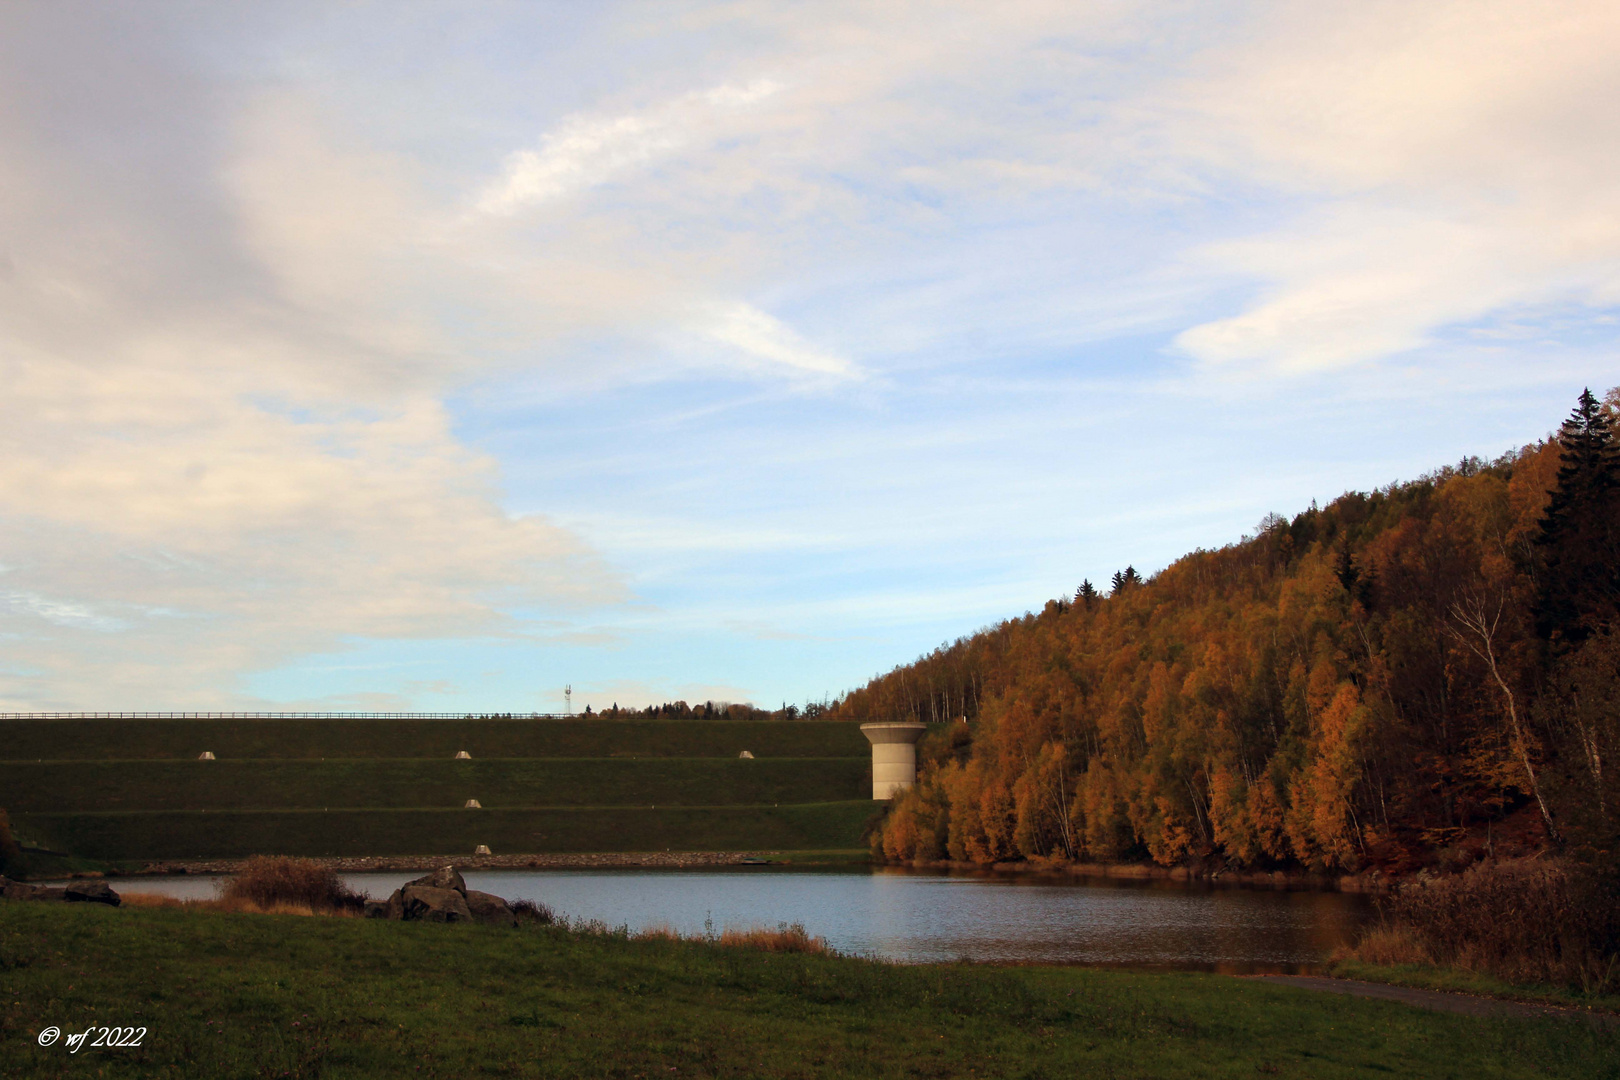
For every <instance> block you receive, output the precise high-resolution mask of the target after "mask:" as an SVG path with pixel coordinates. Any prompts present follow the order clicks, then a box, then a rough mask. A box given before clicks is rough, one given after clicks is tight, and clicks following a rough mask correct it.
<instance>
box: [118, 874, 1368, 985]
mask: <svg viewBox="0 0 1620 1080" xmlns="http://www.w3.org/2000/svg"><path fill="white" fill-rule="evenodd" d="M417 876H418V875H417V874H346V875H344V878H345V880H346V881H348V882H349V884H350V885H351V886H352V887H353V888H355V889H357V890H359V891H361V892H364V893H367V894H368V895H370V896H373V897H376V898H378V899H385V898H386V897H387V896H388V894H389V893H391V892H393V890H394V889H396V888H398V887H399V886H400V885H401V884H403V883H404V882H406V881H408V880H410V879H411V878H413V877H417ZM465 876H466V879H467V885H468V886H469V887H470V888H475V889H482V890H484V891H486V892H492V893H495V894H497V895H499V896H504V897H506V898H507V899H509V900H515V899H520V898H521V899H530V900H537V901H540V902H543V903H545V904H548V905H550V906H551V908H552V910H554V911H556V912H557V913H558V914H559V915H564V916H567V917H568V918H569V919H573V920H599V921H601V922H603V923H606V924H607V925H608V926H612V927H617V926H627V927H629V928H630V929H631V930H632V931H634V930H641V929H645V928H647V927H654V926H670V927H673V928H674V929H676V930H678V931H680V932H681V933H683V934H701V933H703V932H704V931H705V930H706V929H710V928H712V929H713V930H715V931H720V930H723V929H725V928H727V927H737V928H742V927H748V926H762V925H763V926H776V925H777V924H778V923H795V922H796V923H803V924H804V927H805V929H806V930H808V931H809V932H810V933H811V934H813V935H819V936H821V937H824V938H826V939H827V942H828V944H830V945H831V946H832V947H833V948H835V949H837V950H838V951H839V952H844V953H855V954H860V955H865V956H874V957H879V958H882V959H886V960H897V961H902V962H907V963H927V962H930V961H939V960H960V959H969V960H978V961H991V962H1000V963H1075V964H1129V965H1152V966H1166V967H1178V968H1206V969H1216V970H1230V971H1267V970H1271V971H1295V970H1306V969H1309V968H1310V967H1312V966H1313V965H1317V964H1321V963H1323V962H1324V961H1326V960H1327V959H1328V957H1329V956H1330V954H1331V953H1332V952H1333V950H1334V948H1336V947H1337V946H1339V945H1341V944H1346V943H1347V942H1348V941H1349V940H1350V939H1351V938H1353V937H1354V935H1355V932H1356V931H1357V930H1358V929H1359V928H1360V927H1361V926H1363V925H1364V924H1365V923H1366V922H1367V921H1368V920H1369V919H1370V918H1371V917H1372V915H1373V911H1372V905H1371V903H1370V901H1369V900H1368V899H1367V898H1366V897H1364V896H1357V895H1354V894H1347V893H1321V892H1281V891H1277V892H1272V891H1264V890H1254V889H1237V888H1219V889H1216V888H1208V887H1201V886H1197V885H1186V884H1182V883H1176V882H1114V881H1097V880H1089V881H1088V880H1073V879H1042V878H1037V877H1031V876H1028V875H1004V876H1003V875H988V874H986V875H969V874H944V873H923V872H914V871H900V870H889V869H880V870H820V871H815V870H782V869H775V868H737V869H730V870H692V871H682V870H656V871H653V870H649V871H636V870H578V871H575V870H546V871H522V870H500V871H471V872H468V873H467V874H466V875H465ZM219 880H220V879H218V878H214V877H209V876H202V875H197V876H189V877H176V878H139V879H131V880H127V881H123V882H117V883H115V884H116V885H117V886H118V887H119V888H120V889H121V890H122V891H127V892H161V893H165V894H168V895H172V896H192V897H197V896H212V895H214V892H215V889H216V887H217V883H218V881H219Z"/></svg>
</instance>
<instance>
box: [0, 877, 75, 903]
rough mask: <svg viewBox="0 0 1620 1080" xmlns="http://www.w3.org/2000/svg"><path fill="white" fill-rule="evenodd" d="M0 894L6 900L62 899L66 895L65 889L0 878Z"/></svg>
mask: <svg viewBox="0 0 1620 1080" xmlns="http://www.w3.org/2000/svg"><path fill="white" fill-rule="evenodd" d="M0 896H3V897H5V898H6V899H7V900H62V899H64V898H66V896H67V890H66V889H52V888H48V887H46V886H44V885H30V884H28V883H27V882H26V881H8V880H6V879H5V878H0Z"/></svg>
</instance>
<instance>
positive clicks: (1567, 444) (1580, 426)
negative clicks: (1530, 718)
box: [1535, 390, 1620, 654]
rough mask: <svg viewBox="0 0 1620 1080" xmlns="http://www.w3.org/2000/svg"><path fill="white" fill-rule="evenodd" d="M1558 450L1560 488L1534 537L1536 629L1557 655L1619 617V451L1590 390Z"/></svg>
mask: <svg viewBox="0 0 1620 1080" xmlns="http://www.w3.org/2000/svg"><path fill="white" fill-rule="evenodd" d="M1558 443H1559V446H1560V447H1561V448H1562V452H1561V453H1560V454H1559V457H1558V460H1559V463H1560V464H1559V469H1558V481H1557V483H1556V485H1554V487H1553V490H1552V497H1551V499H1550V500H1549V501H1548V503H1547V511H1546V514H1545V515H1544V516H1543V517H1542V519H1541V522H1540V531H1539V534H1538V535H1537V537H1536V548H1537V551H1538V553H1539V555H1540V563H1541V566H1540V573H1539V574H1538V589H1537V597H1536V611H1535V615H1536V630H1537V631H1538V632H1539V633H1540V634H1541V636H1542V637H1543V638H1544V639H1545V640H1547V641H1548V642H1550V643H1551V645H1552V647H1553V651H1554V653H1555V654H1557V653H1561V652H1563V651H1564V650H1566V649H1568V648H1569V647H1570V646H1573V645H1576V644H1579V643H1580V642H1582V641H1584V640H1586V638H1588V637H1589V636H1591V634H1592V633H1594V632H1595V631H1597V630H1599V629H1601V628H1603V627H1605V626H1611V627H1612V626H1614V625H1615V622H1616V615H1617V614H1620V447H1616V445H1615V438H1614V429H1613V424H1612V422H1611V420H1610V417H1609V415H1608V413H1607V411H1606V410H1605V409H1604V408H1603V406H1602V405H1601V404H1599V403H1598V400H1597V398H1595V397H1593V396H1592V391H1591V390H1583V391H1582V392H1581V396H1580V399H1579V401H1578V402H1577V403H1576V405H1575V409H1574V411H1573V412H1571V413H1570V415H1569V419H1567V420H1565V421H1564V424H1563V426H1562V427H1561V428H1560V429H1559V431H1558Z"/></svg>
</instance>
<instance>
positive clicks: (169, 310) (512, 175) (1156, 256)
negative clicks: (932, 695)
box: [0, 0, 1620, 712]
mask: <svg viewBox="0 0 1620 1080" xmlns="http://www.w3.org/2000/svg"><path fill="white" fill-rule="evenodd" d="M1616 55H1620V5H1616V4H1614V3H1612V2H1594V3H1580V2H1569V3H1561V2H1557V0H1536V2H1533V3H1532V2H1522V0H1521V2H1496V0H1471V2H1467V3H1446V2H1442V0H1433V2H1429V3H1424V4H1412V3H1409V2H1401V3H1381V2H1377V0H1356V2H1352V3H1337V2H1332V0H1311V2H1304V0H1300V2H1293V3H1231V2H1214V3H1196V4H1194V3H1156V4H1142V3H1133V2H1129V0H1108V2H1085V0H1064V2H1059V3H1045V2H1020V0H1003V2H1000V3H996V4H984V3H962V4H951V3H944V2H940V3H929V4H911V3H898V2H897V3H889V4H881V5H873V4H856V3H850V4H844V3H831V2H817V0H806V2H802V3H794V4H778V3H736V2H733V3H695V2H694V3H657V2H648V3H637V4H612V3H599V4H578V3H567V2H563V3H555V4H545V3H410V2H408V0H392V2H388V3H376V4H367V3H346V4H332V3H329V2H319V3H292V2H286V3H275V2H271V3H263V4H218V3H201V2H199V3H162V2H158V0H141V2H124V3H114V2H110V0H109V2H104V3H87V2H75V0H49V2H39V3H30V2H28V0H15V2H12V3H7V4H5V5H3V6H0V370H3V372H4V382H3V384H0V386H3V393H0V411H3V416H0V420H3V422H0V440H3V441H4V451H3V453H0V642H3V644H4V648H3V650H0V709H3V710H14V711H28V710H168V709H174V710H180V709H186V710H190V709H195V710H205V709H206V710H212V709H243V710H247V709H320V710H419V711H462V710H473V711H486V710H490V711H514V712H528V711H542V712H550V711H560V710H561V709H562V708H563V707H564V695H563V690H564V687H565V686H570V685H571V686H572V688H573V697H572V703H573V707H574V708H575V709H576V710H578V709H582V708H583V707H584V706H585V705H586V704H591V705H593V706H594V707H596V708H598V709H600V708H603V707H606V706H609V705H611V704H613V703H618V704H620V705H644V704H648V703H655V702H661V701H666V700H675V699H684V700H688V701H693V702H697V701H702V700H708V699H713V700H724V701H750V702H754V703H756V704H759V705H762V706H765V707H776V706H778V705H780V704H782V703H784V702H786V703H800V704H802V703H804V702H808V701H818V700H824V699H827V698H831V697H836V695H838V694H839V693H841V692H844V691H846V690H848V689H850V688H852V687H854V686H857V685H859V684H861V683H862V682H864V681H865V680H866V679H868V678H870V677H871V676H872V675H873V674H875V673H877V672H880V671H886V670H888V669H889V668H891V667H893V666H894V665H896V664H899V663H904V662H907V661H909V660H910V659H912V658H914V657H916V656H917V655H919V654H920V653H924V652H927V651H929V650H931V649H933V648H935V647H936V646H938V645H939V644H941V643H942V642H947V641H950V640H954V639H955V638H957V637H959V636H962V635H965V634H968V633H971V632H973V631H974V630H976V629H978V628H979V627H982V626H985V625H988V624H992V623H994V622H996V621H999V620H1000V619H1003V618H1007V617H1010V616H1016V615H1019V614H1021V613H1022V612H1024V611H1026V610H1039V608H1040V607H1041V605H1042V604H1043V603H1044V602H1045V601H1046V600H1047V599H1049V598H1052V597H1057V596H1062V595H1069V594H1072V593H1073V591H1074V589H1075V588H1076V586H1078V585H1079V584H1080V582H1081V580H1082V579H1089V580H1091V581H1093V582H1098V583H1102V582H1105V581H1106V580H1107V579H1108V577H1109V576H1110V575H1111V574H1112V573H1113V572H1114V571H1116V570H1119V569H1121V568H1123V567H1124V566H1126V565H1127V564H1130V565H1134V566H1135V567H1136V568H1137V569H1138V570H1139V571H1142V572H1143V573H1152V572H1154V571H1156V570H1159V569H1162V568H1163V567H1164V566H1166V565H1167V564H1168V563H1170V562H1171V561H1173V560H1174V559H1175V558H1176V557H1177V556H1179V555H1181V554H1183V553H1185V552H1187V551H1190V550H1193V549H1196V548H1214V547H1219V546H1221V545H1224V544H1228V543H1231V542H1234V541H1236V540H1238V539H1239V538H1240V537H1241V536H1243V535H1244V534H1245V533H1251V532H1253V531H1254V528H1255V525H1256V523H1257V522H1259V520H1260V519H1261V518H1262V517H1263V516H1264V515H1266V514H1268V513H1272V512H1277V513H1282V514H1285V515H1291V514H1294V513H1297V512H1299V511H1300V510H1303V509H1305V508H1306V507H1307V506H1309V504H1310V502H1311V501H1312V500H1313V499H1316V500H1320V501H1322V502H1326V501H1328V500H1330V499H1332V498H1333V497H1335V496H1337V495H1338V494H1340V493H1342V492H1344V491H1346V490H1368V489H1372V488H1375V487H1378V486H1382V485H1385V484H1389V483H1391V482H1395V481H1399V480H1403V479H1411V478H1414V477H1416V476H1418V475H1421V474H1422V473H1424V472H1427V471H1429V470H1431V469H1433V468H1436V467H1438V466H1440V465H1444V464H1447V463H1452V462H1455V461H1457V460H1459V459H1460V458H1462V457H1464V456H1466V455H1476V454H1477V455H1481V456H1485V457H1492V456H1495V455H1497V454H1500V453H1502V452H1504V451H1506V450H1509V449H1511V448H1514V447H1517V446H1520V445H1523V444H1525V443H1528V442H1531V441H1534V440H1537V439H1540V438H1543V437H1545V436H1546V435H1547V434H1548V433H1549V432H1550V431H1552V430H1553V429H1554V428H1556V426H1557V425H1558V423H1559V421H1560V420H1561V419H1562V418H1563V416H1564V415H1565V414H1567V412H1568V411H1569V409H1570V407H1571V406H1572V405H1573V404H1574V400H1575V397H1576V395H1578V394H1579V392H1580V391H1581V389H1582V387H1585V386H1590V387H1592V388H1593V389H1594V391H1596V392H1598V393H1600V394H1601V393H1602V391H1603V390H1604V389H1606V388H1608V387H1610V386H1613V385H1615V384H1617V383H1620V355H1617V348H1616V345H1617V328H1620V322H1617V317H1620V183H1616V177H1617V176H1620V113H1617V112H1616V111H1615V109H1614V103H1615V102H1616V101H1620V65H1617V64H1615V63H1614V57H1615V56H1616Z"/></svg>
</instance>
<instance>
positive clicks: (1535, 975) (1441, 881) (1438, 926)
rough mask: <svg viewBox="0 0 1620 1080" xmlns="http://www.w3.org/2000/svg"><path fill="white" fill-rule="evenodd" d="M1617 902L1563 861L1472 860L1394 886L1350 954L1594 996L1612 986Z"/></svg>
mask: <svg viewBox="0 0 1620 1080" xmlns="http://www.w3.org/2000/svg"><path fill="white" fill-rule="evenodd" d="M1617 901H1620V898H1617V897H1616V895H1615V891H1614V889H1613V888H1612V887H1607V886H1605V884H1604V882H1602V881H1601V880H1600V879H1598V878H1596V877H1594V876H1592V875H1591V874H1589V873H1584V872H1582V871H1580V870H1579V869H1578V868H1575V867H1572V866H1571V865H1569V864H1567V863H1562V862H1536V861H1533V860H1523V861H1518V862H1502V863H1482V864H1480V865H1478V866H1476V867H1474V868H1472V869H1470V870H1468V871H1465V872H1463V873H1460V874H1451V875H1447V876H1445V877H1438V878H1430V879H1427V880H1422V881H1415V882H1411V883H1409V884H1407V885H1404V886H1402V887H1401V888H1400V889H1398V890H1396V891H1395V893H1394V894H1393V895H1391V896H1390V897H1389V899H1388V900H1387V901H1385V904H1384V909H1385V915H1386V919H1385V922H1384V924H1383V925H1381V926H1378V927H1375V928H1373V929H1371V930H1370V931H1368V932H1367V933H1366V934H1365V935H1363V937H1362V938H1361V940H1360V941H1359V942H1358V943H1357V945H1356V948H1355V950H1354V953H1353V955H1354V956H1355V957H1356V958H1357V959H1359V960H1364V961H1367V962H1368V963H1374V964H1435V965H1440V966H1445V967H1456V968H1462V969H1465V970H1468V971H1478V972H1484V973H1488V974H1490V975H1494V976H1496V977H1498V978H1502V979H1507V980H1509V981H1512V982H1521V983H1550V984H1556V985H1562V986H1569V987H1572V988H1576V989H1580V990H1582V991H1585V992H1587V993H1603V992H1607V991H1609V990H1611V989H1613V988H1614V987H1615V986H1617V985H1620V960H1617V954H1620V902H1617Z"/></svg>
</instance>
